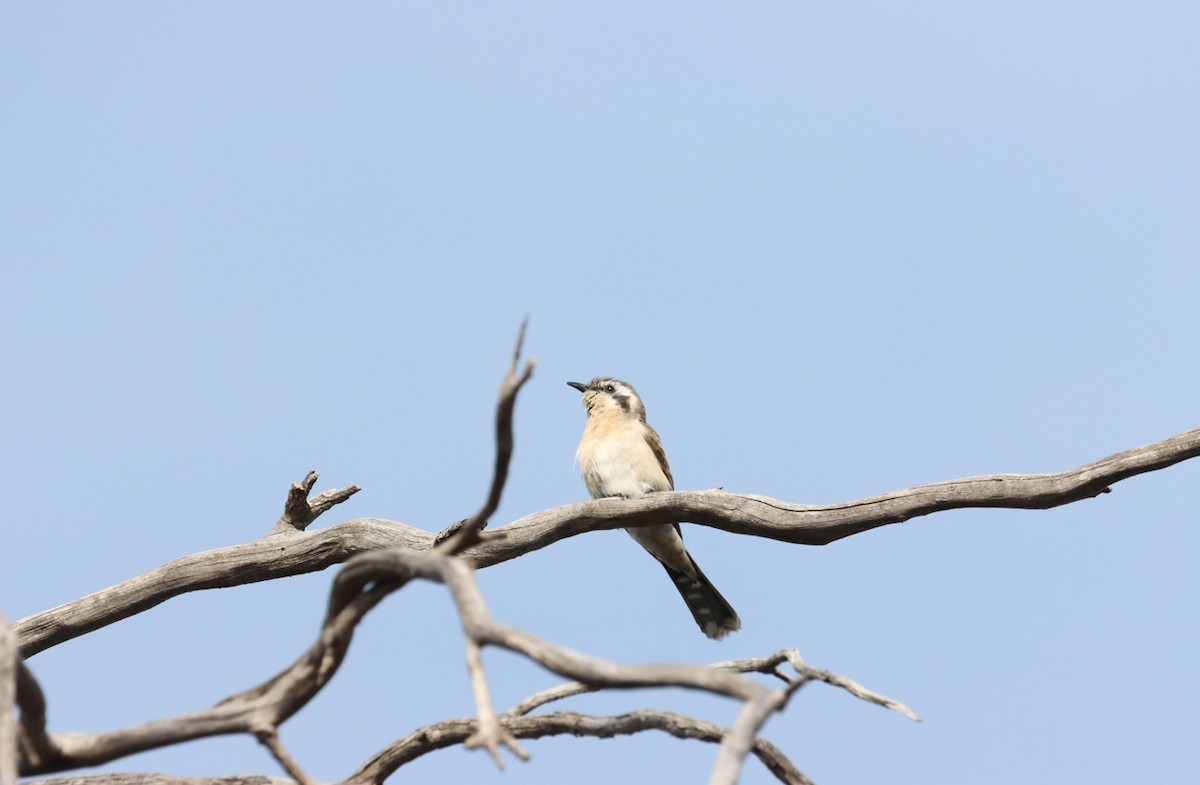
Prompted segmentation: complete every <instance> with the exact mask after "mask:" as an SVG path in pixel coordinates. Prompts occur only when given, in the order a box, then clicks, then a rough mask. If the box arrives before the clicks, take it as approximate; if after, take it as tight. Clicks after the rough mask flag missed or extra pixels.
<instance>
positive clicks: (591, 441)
mask: <svg viewBox="0 0 1200 785" xmlns="http://www.w3.org/2000/svg"><path fill="white" fill-rule="evenodd" d="M567 384H569V385H570V386H572V387H574V388H575V389H576V390H579V391H580V392H581V393H583V406H584V408H585V409H587V413H588V419H587V426H586V427H585V428H584V429H583V439H582V440H581V441H580V442H579V449H578V450H577V451H576V453H575V459H576V460H577V461H579V467H580V469H581V471H582V472H583V483H584V485H586V486H587V489H588V493H590V494H591V495H592V498H593V499H599V498H602V497H605V496H621V497H625V498H637V497H639V496H645V495H646V494H647V493H653V492H654V491H671V490H674V489H675V481H674V480H673V479H672V478H671V467H670V466H668V465H667V454H666V453H665V452H663V446H662V441H661V440H659V438H658V434H657V433H656V432H655V430H654V429H653V428H651V427H650V425H649V424H648V423H647V422H646V407H645V406H644V405H643V404H642V399H641V398H639V397H638V394H637V392H636V391H634V389H633V387H632V385H630V384H629V383H628V382H623V381H621V380H620V379H610V378H608V377H604V376H599V377H596V378H595V379H592V381H591V382H589V383H588V384H584V383H582V382H567ZM626 531H627V532H629V535H630V536H631V537H633V539H635V540H637V542H638V544H640V545H641V546H642V547H643V548H645V549H646V550H648V551H650V555H651V556H653V557H654V558H656V559H658V561H659V563H660V564H662V566H663V567H665V568H666V570H667V574H668V575H670V576H671V580H672V581H674V582H675V588H677V589H679V593H680V594H681V595H682V596H683V601H684V602H686V603H687V606H688V610H690V611H691V612H692V616H693V617H694V618H695V619H696V623H697V624H699V625H700V629H701V630H702V631H703V632H704V634H705V635H707V636H708V637H710V638H712V639H713V640H720V639H721V638H724V637H725V636H726V635H728V634H729V633H731V632H734V631H736V630H739V629H741V627H742V621H741V619H739V618H738V615H737V612H736V611H734V610H733V608H732V607H731V606H730V605H729V603H728V602H726V601H725V598H724V597H722V596H721V593H720V592H719V591H717V589H716V587H714V586H713V585H712V583H710V582H709V580H708V578H706V577H705V576H704V573H703V572H701V571H700V568H699V567H698V566H696V562H695V560H694V559H692V557H691V554H689V553H688V552H687V548H685V547H684V544H683V534H682V533H681V532H680V530H679V524H678V523H666V524H660V525H657V526H642V527H639V528H634V529H626Z"/></svg>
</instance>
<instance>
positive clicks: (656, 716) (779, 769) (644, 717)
mask: <svg viewBox="0 0 1200 785" xmlns="http://www.w3.org/2000/svg"><path fill="white" fill-rule="evenodd" d="M503 722H504V727H505V729H506V730H507V731H508V732H509V733H510V734H512V735H513V736H514V737H515V738H518V739H540V738H545V737H549V736H563V735H572V736H590V737H592V738H598V739H607V738H611V737H613V736H631V735H633V734H635V733H642V732H644V731H649V730H658V731H663V732H665V733H669V734H670V735H672V736H674V737H675V738H677V739H693V740H696V741H706V742H709V743H712V744H720V743H721V740H722V739H724V738H725V736H726V735H727V734H728V733H729V729H728V728H725V727H722V726H720V725H717V724H714V723H711V722H706V721H704V720H700V719H696V718H695V717H688V716H685V715H682V714H677V713H675V712H670V711H659V710H657V709H644V710H640V711H632V712H628V713H626V714H621V715H618V716H611V717H596V716H592V715H587V714H578V713H575V712H567V711H559V712H551V713H549V714H540V715H537V716H533V717H516V716H509V715H505V717H504V720H503ZM476 727H477V723H476V721H475V720H473V719H455V720H446V721H444V722H438V723H435V724H433V725H429V726H427V727H424V728H421V729H420V730H417V731H414V732H412V733H410V734H409V735H407V736H405V737H404V738H402V739H400V740H399V741H397V742H396V743H394V744H392V745H391V746H390V747H388V748H387V749H386V750H384V751H383V752H381V753H379V754H378V755H376V756H375V757H374V758H372V759H371V760H369V761H367V762H366V763H365V764H363V766H362V767H361V768H360V769H359V770H358V771H356V772H355V773H354V774H352V775H351V776H350V777H348V778H346V779H345V780H344V781H343V782H342V783H341V785H381V783H382V782H383V781H384V780H386V779H387V778H388V777H389V776H391V775H392V774H393V773H394V772H395V771H396V770H397V769H399V768H401V767H402V766H404V765H406V764H408V763H411V762H412V761H414V760H416V759H417V758H420V757H421V756H423V755H426V754H428V753H430V752H436V751H437V750H442V749H446V748H447V747H453V746H457V745H459V744H463V743H465V742H466V740H467V739H468V738H469V737H470V736H471V735H472V734H474V732H475V729H476ZM750 751H751V753H752V754H753V755H754V756H755V757H756V758H758V759H759V760H760V761H761V762H762V763H763V765H764V766H766V767H767V770H768V771H770V772H771V773H772V774H774V775H775V778H776V779H778V780H779V781H780V782H783V783H787V785H811V783H812V781H811V780H809V779H808V778H807V777H805V776H804V774H803V773H801V772H800V770H799V769H797V768H796V766H795V765H794V764H793V763H792V762H791V761H790V760H788V758H787V756H785V755H784V754H783V753H782V752H780V750H779V749H778V748H777V747H776V746H775V745H773V744H771V743H770V742H768V741H765V740H763V739H756V740H755V741H754V744H753V745H752V747H751V750H750ZM38 785H42V784H41V783H39V784H38ZM46 785H49V783H47V784H46ZM88 785H90V783H89V784H88Z"/></svg>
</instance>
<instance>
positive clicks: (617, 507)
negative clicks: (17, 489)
mask: <svg viewBox="0 0 1200 785" xmlns="http://www.w3.org/2000/svg"><path fill="white" fill-rule="evenodd" d="M529 372H530V369H529V367H527V368H526V375H527V374H528V373H529ZM520 378H525V377H524V376H523V377H520ZM521 383H523V381H522V382H521ZM500 420H501V415H500V414H498V415H497V421H498V423H499V422H500ZM508 422H509V424H510V425H511V409H510V410H509V420H508ZM497 452H498V455H497V461H498V462H499V460H500V453H501V451H500V450H499V449H498V451H497ZM510 454H511V453H510ZM1197 455H1200V430H1193V431H1188V432H1186V433H1182V434H1180V435H1178V436H1174V437H1171V438H1170V439H1166V440H1164V441H1161V442H1157V443H1155V444H1150V445H1147V446H1145V447H1138V448H1135V449H1132V450H1127V451H1125V452H1121V453H1117V454H1116V455H1111V456H1109V457H1107V458H1104V459H1102V460H1099V461H1096V462H1094V463H1089V464H1086V465H1084V466H1081V467H1079V468H1077V469H1072V470H1069V471H1065V472H1060V473H1058V474H1035V475H985V476H981V477H971V478H967V479H963V480H953V481H950V482H942V483H934V484H932V485H922V486H918V487H916V488H907V489H904V490H900V491H894V492H892V493H888V494H883V495H880V496H874V497H870V498H867V499H861V500H858V501H852V502H844V503H841V504H834V505H801V504H792V503H789V502H782V501H778V500H775V499H770V498H767V497H765V496H752V495H747V494H737V493H727V492H724V491H672V492H669V493H655V494H650V495H648V496H645V497H642V498H640V499H595V500H591V501H586V502H577V503H575V504H568V505H564V506H561V507H554V508H551V509H548V510H543V511H540V512H536V513H533V514H532V515H527V516H525V517H524V518H521V519H519V520H517V521H514V522H513V523H510V524H508V525H507V526H504V527H503V528H502V529H500V530H498V531H501V532H503V534H504V535H505V536H504V537H502V538H495V539H485V540H484V541H482V542H479V543H476V544H475V545H472V546H470V547H468V548H467V549H466V550H465V551H463V555H464V557H465V558H467V559H468V561H470V562H471V564H472V565H474V566H475V567H488V566H491V565H493V564H497V563H500V562H504V561H508V560H510V559H515V558H517V557H518V556H521V555H522V554H525V553H529V552H530V551H534V550H538V549H540V548H545V547H547V546H549V545H551V544H553V543H555V542H557V541H558V540H561V539H565V538H567V537H573V536H575V535H577V534H582V533H584V532H589V531H596V530H600V529H616V528H624V527H629V526H647V525H653V524H656V523H670V522H673V521H678V520H685V521H690V522H692V523H698V524H702V525H707V526H712V527H714V528H718V529H723V530H725V531H729V532H733V533H736V534H748V535H753V536H757V537H767V538H769V539H775V540H780V541H783V542H791V543H797V544H803V545H825V544H828V543H830V542H834V541H835V540H839V539H841V538H843V537H848V536H850V535H852V534H857V533H859V532H864V531H868V530H870V529H874V528H877V527H879V526H885V525H888V524H893V523H902V522H904V521H908V520H911V519H912V518H916V517H920V516H923V515H929V514H931V513H934V512H942V511H946V510H953V509H962V508H967V507H992V508H1012V509H1049V508H1052V507H1057V506H1061V505H1064V504H1068V503H1071V502H1074V501H1079V500H1081V499H1086V498H1090V497H1093V496H1096V495H1099V494H1100V493H1104V492H1106V491H1107V490H1109V488H1110V486H1111V485H1113V484H1114V483H1117V482H1119V481H1121V480H1123V479H1126V478H1129V477H1133V476H1136V475H1138V474H1145V473H1147V472H1153V471H1157V470H1160V469H1164V468H1167V467H1169V466H1173V465H1174V464H1176V463H1180V462H1182V461H1185V460H1188V459H1190V458H1194V457H1196V456H1197ZM506 471H507V470H506ZM494 485H495V480H493V486H494ZM488 506H489V505H487V504H485V506H484V510H483V511H487V508H488ZM492 511H494V510H492ZM488 514H489V515H490V514H491V511H489V512H488ZM476 518H477V519H478V518H479V516H478V515H477V516H476ZM485 518H486V516H484V519H485ZM481 520H482V519H481ZM468 522H469V521H468ZM462 528H463V526H462V525H460V526H459V528H458V529H456V531H461V530H462ZM433 544H434V536H433V535H432V534H430V533H429V532H426V531H422V530H420V529H416V528H413V527H411V526H407V525H405V524H401V523H395V522H392V521H385V520H380V519H377V518H359V519H355V520H351V521H346V522H344V523H339V524H336V525H334V526H330V527H328V528H325V529H318V530H316V531H311V532H310V531H295V532H294V533H292V534H288V535H281V536H275V537H270V538H267V539H264V540H259V541H257V542H251V543H246V544H244V545H235V546H232V547H228V548H220V549H217V550H214V551H206V552H204V553H199V554H193V555H192V556H185V557H183V558H182V559H178V560H176V561H174V562H171V563H170V564H167V565H164V566H162V567H158V568H156V569H154V570H151V571H149V572H147V573H144V574H142V575H139V576H137V577H135V578H131V579H130V580H127V581H124V582H122V583H119V584H117V585H115V586H113V587H110V588H108V589H104V590H102V591H99V592H96V593H95V594H90V595H88V596H86V597H83V598H81V599H78V600H75V601H73V602H69V603H66V604H65V605H61V606H59V607H57V608H52V609H50V610H47V611H43V612H41V613H37V614H34V615H32V616H28V617H26V618H24V619H22V620H21V621H19V622H17V624H16V629H17V639H18V641H19V646H20V652H21V655H22V656H24V657H32V656H33V655H34V654H37V653H38V652H40V651H44V650H45V649H47V648H49V647H51V646H54V645H57V644H59V643H62V642H63V641H67V640H71V639H72V638H76V637H78V636H80V635H83V634H85V633H88V632H91V631H92V630H95V629H98V628H100V627H103V626H106V625H108V624H112V623H113V622H116V621H120V620H121V619H124V618H127V617H129V616H132V615H134V614H136V613H140V612H142V611H144V610H148V609H149V608H152V607H154V606H156V605H158V604H159V603H162V602H164V601H165V600H168V599H170V598H171V597H174V596H177V595H179V594H183V593H186V592H189V591H198V590H201V589H214V588H225V587H230V586H238V585H242V584H247V583H254V582H257V581H265V580H272V579H274V578H281V577H286V576H291V575H299V574H302V573H307V572H316V571H319V570H323V569H325V568H327V567H329V566H330V565H333V564H338V563H340V562H344V561H345V560H346V559H348V558H350V557H351V556H354V555H355V554H358V553H364V552H368V551H372V550H377V549H380V548H387V547H404V548H411V549H413V550H418V551H424V550H429V549H430V548H432V547H433Z"/></svg>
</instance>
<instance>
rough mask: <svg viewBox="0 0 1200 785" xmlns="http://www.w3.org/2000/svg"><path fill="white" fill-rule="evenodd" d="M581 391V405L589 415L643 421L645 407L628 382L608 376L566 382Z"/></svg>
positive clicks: (644, 418)
mask: <svg viewBox="0 0 1200 785" xmlns="http://www.w3.org/2000/svg"><path fill="white" fill-rule="evenodd" d="M567 384H569V385H570V386H572V387H574V388H575V389H576V390H579V392H581V393H583V406H584V408H585V409H587V412H588V416H589V417H598V416H610V417H611V416H617V417H632V418H635V419H638V420H642V421H643V422H645V420H646V407H645V406H644V405H643V404H642V399H641V398H640V397H638V394H637V390H635V389H633V385H632V384H630V383H629V382H623V381H621V380H620V379H613V378H611V377H609V376H597V377H596V378H595V379H592V380H591V381H590V382H588V383H587V384H584V383H583V382H567Z"/></svg>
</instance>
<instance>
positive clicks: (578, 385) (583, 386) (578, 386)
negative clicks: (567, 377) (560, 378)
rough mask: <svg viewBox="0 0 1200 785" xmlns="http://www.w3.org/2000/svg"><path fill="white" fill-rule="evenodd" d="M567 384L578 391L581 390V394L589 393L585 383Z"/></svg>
mask: <svg viewBox="0 0 1200 785" xmlns="http://www.w3.org/2000/svg"><path fill="white" fill-rule="evenodd" d="M567 384H569V385H570V386H572V387H574V388H575V389H576V390H579V392H587V387H588V386H587V385H586V384H584V383H583V382H567Z"/></svg>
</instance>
